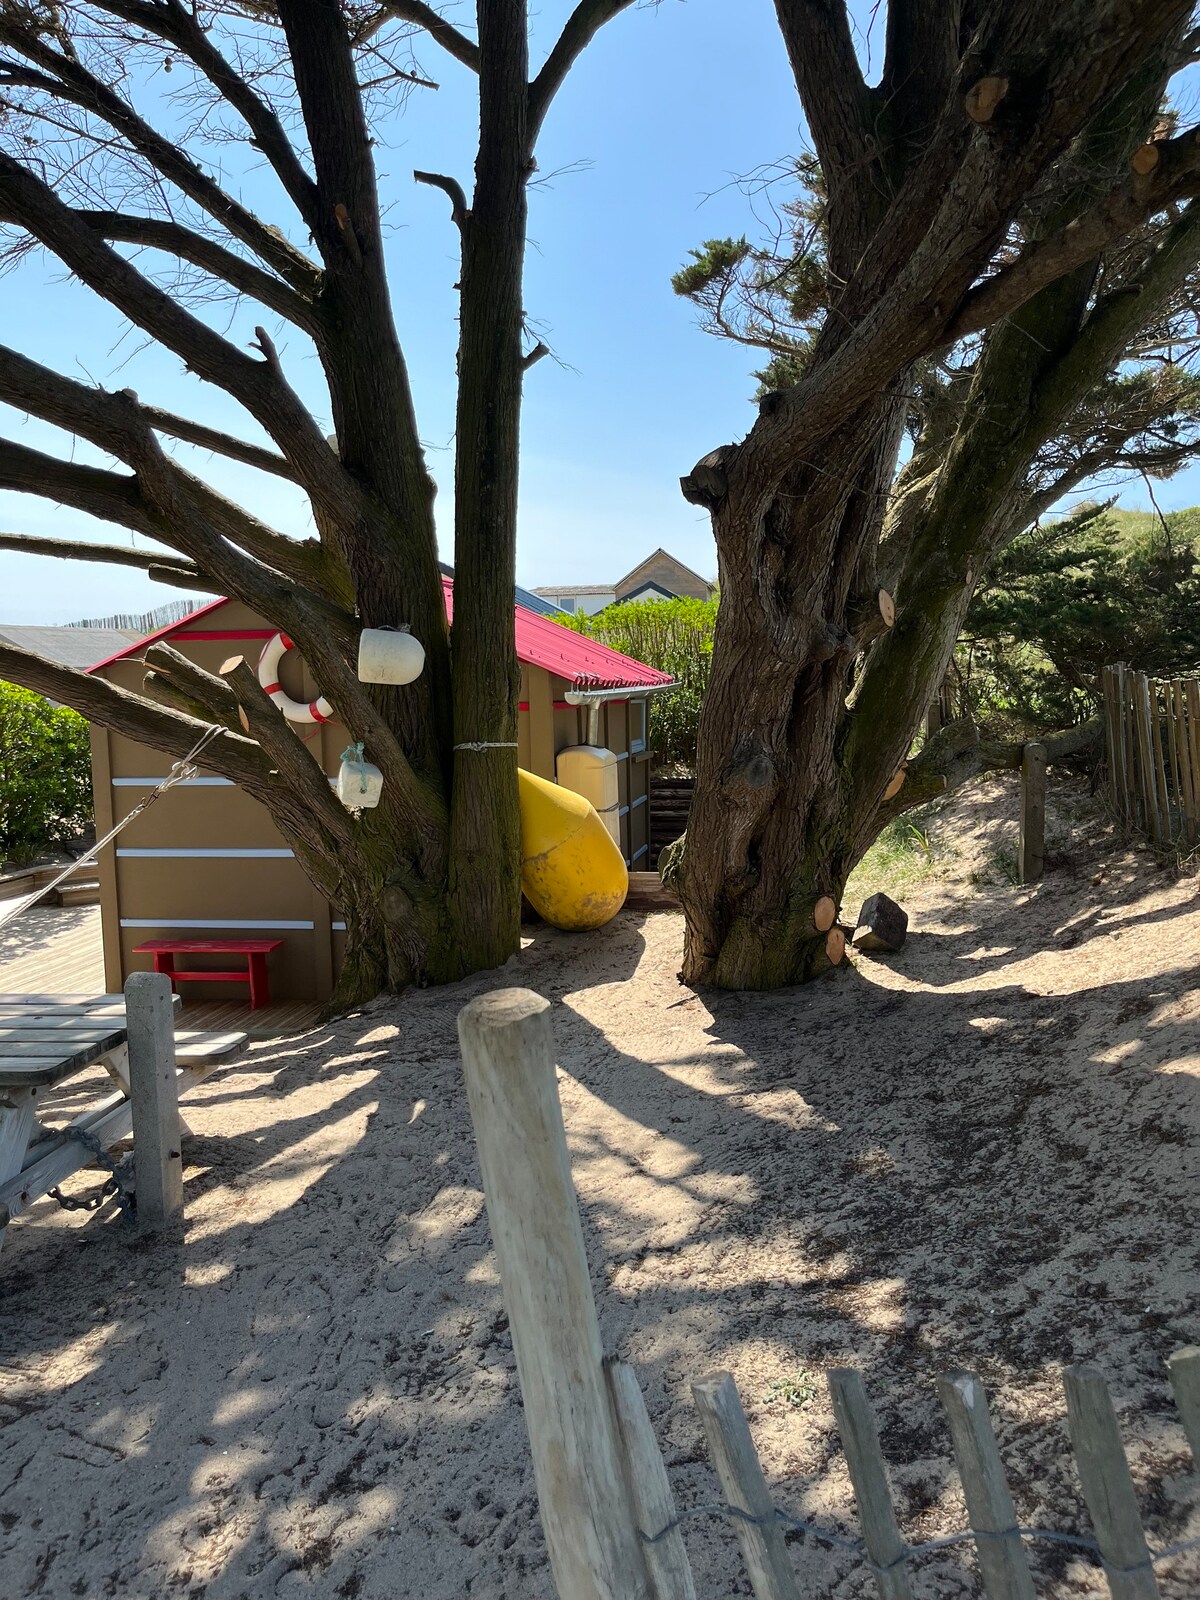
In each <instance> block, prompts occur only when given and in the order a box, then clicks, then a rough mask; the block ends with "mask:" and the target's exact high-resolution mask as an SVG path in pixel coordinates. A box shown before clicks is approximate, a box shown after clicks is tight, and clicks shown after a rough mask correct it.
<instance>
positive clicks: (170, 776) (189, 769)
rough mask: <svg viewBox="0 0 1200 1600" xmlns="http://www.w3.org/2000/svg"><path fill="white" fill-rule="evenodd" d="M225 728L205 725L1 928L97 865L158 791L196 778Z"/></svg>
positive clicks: (0, 924)
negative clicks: (199, 762) (123, 812)
mask: <svg viewBox="0 0 1200 1600" xmlns="http://www.w3.org/2000/svg"><path fill="white" fill-rule="evenodd" d="M224 732H225V729H224V728H222V727H221V726H220V725H219V724H218V723H214V724H213V725H212V726H211V727H208V728H206V729H205V730H204V732H203V733H202V734H201V735H200V737H199V739H197V740H196V743H195V744H194V745H193V746H192V748H191V749H190V750H189V751H188V753H187V755H186V756H184V757H183V759H182V761H176V762H175V764H174V766H173V767H172V768H171V770H170V772H168V773H167V775H166V777H165V778H164V779H163V780H162V782H161V783H159V784H157V785H156V786H155V787H154V788H153V789H151V791H150V793H149V794H148V795H147V796H146V798H145V799H144V800H139V801H138V803H137V805H136V806H134V808H133V810H132V811H131V812H130V813H129V815H128V816H127V817H122V818H121V820H120V822H118V823H117V825H116V827H115V828H110V829H109V831H108V832H107V833H106V834H105V835H104V837H103V839H97V840H96V843H95V844H94V845H93V846H92V848H91V849H90V850H89V851H88V853H87V854H86V855H85V856H81V857H80V859H79V860H78V861H72V863H71V865H70V866H69V867H64V868H63V870H62V871H61V872H60V873H59V874H58V876H57V877H54V878H51V880H50V882H49V883H48V884H47V885H46V887H45V888H44V889H39V890H38V892H37V893H36V894H31V895H30V896H29V898H28V900H18V901H17V903H16V905H15V906H14V907H13V909H12V910H11V911H8V912H6V913H5V915H4V916H2V917H0V928H3V927H5V926H6V925H7V924H8V923H10V922H15V921H16V920H17V918H18V917H19V916H20V915H21V913H22V912H24V911H28V910H29V908H30V906H32V905H35V904H36V903H37V902H38V901H39V900H43V899H45V897H46V895H48V894H49V893H50V892H51V891H52V890H54V889H57V888H58V886H59V884H60V883H62V882H63V881H64V880H65V879H67V878H69V877H70V876H71V874H72V873H73V872H78V871H79V869H80V868H81V867H94V866H96V865H97V860H96V858H97V857H98V856H99V854H100V852H101V850H103V849H104V846H105V845H106V844H109V843H110V842H111V841H112V840H113V839H115V838H116V837H117V835H118V834H119V833H120V832H121V830H122V828H127V827H128V826H129V824H130V823H131V822H132V821H133V819H134V818H135V817H140V816H141V814H142V812H143V811H145V810H146V808H147V807H148V806H152V805H153V804H154V802H155V801H156V800H157V799H158V797H159V795H162V794H166V792H167V790H168V789H172V788H174V786H175V785H176V784H177V783H186V781H187V780H188V779H189V778H194V777H195V776H196V771H197V768H196V765H195V762H196V758H197V757H198V756H199V755H200V754H201V752H202V751H204V750H207V748H208V746H209V745H210V744H211V743H212V742H213V740H214V739H215V738H216V737H217V735H218V734H221V733H224Z"/></svg>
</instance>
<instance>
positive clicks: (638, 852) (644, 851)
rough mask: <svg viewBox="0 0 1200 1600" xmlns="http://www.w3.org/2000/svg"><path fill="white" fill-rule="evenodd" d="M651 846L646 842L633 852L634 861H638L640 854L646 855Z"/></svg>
mask: <svg viewBox="0 0 1200 1600" xmlns="http://www.w3.org/2000/svg"><path fill="white" fill-rule="evenodd" d="M649 848H650V846H649V845H648V844H644V845H643V846H642V848H641V849H640V850H635V851H634V852H633V859H634V861H636V860H637V858H638V857H639V856H644V855H645V854H646V852H647V850H649ZM631 865H632V863H631Z"/></svg>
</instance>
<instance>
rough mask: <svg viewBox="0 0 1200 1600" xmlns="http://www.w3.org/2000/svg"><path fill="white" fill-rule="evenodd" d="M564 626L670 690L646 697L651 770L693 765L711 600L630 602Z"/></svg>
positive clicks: (712, 619) (712, 621)
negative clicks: (649, 670) (664, 677)
mask: <svg viewBox="0 0 1200 1600" xmlns="http://www.w3.org/2000/svg"><path fill="white" fill-rule="evenodd" d="M563 620H564V622H565V623H566V624H567V625H568V626H569V627H572V628H575V629H576V631H577V632H579V633H584V634H587V636H588V638H590V639H597V640H599V642H600V643H601V644H606V645H610V646H611V647H612V649H614V650H619V651H620V652H621V653H622V655H626V656H632V657H633V659H634V660H635V661H641V662H643V663H644V665H646V666H648V667H654V668H655V669H656V670H657V671H659V672H669V673H670V675H671V677H672V678H674V679H675V687H674V688H671V689H664V690H662V691H661V692H660V693H658V694H652V695H651V696H650V729H649V733H648V735H647V738H648V741H649V745H650V750H651V753H652V754H653V757H654V762H655V765H656V766H658V767H659V768H663V767H668V768H669V767H686V768H688V769H689V770H691V769H692V768H694V767H695V764H696V735H697V732H698V730H699V727H700V706H701V703H702V702H703V699H704V691H705V689H706V688H707V687H708V674H709V669H710V668H711V666H712V647H713V629H714V628H715V627H716V623H717V602H716V601H715V600H633V601H628V602H626V603H625V604H622V605H615V606H608V607H607V608H606V609H605V610H604V611H599V612H597V613H596V615H595V616H594V617H587V616H583V615H582V614H580V613H576V614H575V615H574V616H573V617H570V618H564V619H563Z"/></svg>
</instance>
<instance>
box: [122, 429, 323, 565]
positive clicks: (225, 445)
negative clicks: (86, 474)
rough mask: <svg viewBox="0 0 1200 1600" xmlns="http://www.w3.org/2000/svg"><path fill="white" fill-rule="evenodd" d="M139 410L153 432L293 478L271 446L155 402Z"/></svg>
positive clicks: (264, 470)
mask: <svg viewBox="0 0 1200 1600" xmlns="http://www.w3.org/2000/svg"><path fill="white" fill-rule="evenodd" d="M142 414H143V415H144V416H145V418H146V421H147V422H148V423H149V424H150V426H151V427H152V428H153V429H154V430H155V431H156V432H157V433H165V434H168V435H169V436H170V437H171V438H172V439H182V440H183V441H184V443H185V444H194V445H199V446H200V448H201V449H203V450H214V451H216V453H217V455H219V456H228V458H229V459H230V461H243V462H245V464H246V465H247V466H248V467H258V468H259V469H260V471H262V472H270V473H272V474H273V475H274V476H275V477H276V478H287V479H289V480H290V481H291V482H292V483H295V482H296V474H295V473H294V472H293V470H292V468H291V467H290V466H289V465H288V463H287V462H286V461H285V460H284V458H283V457H282V456H281V455H276V453H275V452H274V450H265V449H263V447H262V446H261V445H257V444H248V443H247V442H246V441H245V440H244V439H235V438H233V437H232V435H231V434H228V433H222V432H221V430H220V429H219V428H206V427H205V426H204V424H203V423H202V422H193V421H192V419H191V418H190V417H180V416H176V414H175V413H174V412H173V411H162V410H160V409H159V407H158V406H143V407H142ZM280 537H281V538H282V537H283V535H282V534H281V535H280Z"/></svg>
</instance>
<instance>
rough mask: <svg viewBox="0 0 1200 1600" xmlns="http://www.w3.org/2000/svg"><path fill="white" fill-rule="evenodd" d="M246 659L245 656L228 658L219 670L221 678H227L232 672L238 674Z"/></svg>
mask: <svg viewBox="0 0 1200 1600" xmlns="http://www.w3.org/2000/svg"><path fill="white" fill-rule="evenodd" d="M245 659H246V658H245V656H226V658H225V660H224V661H222V663H221V665H220V668H219V671H220V674H221V677H222V678H227V677H228V676H229V674H230V673H231V672H236V671H237V669H238V668H239V667H240V666H241V664H242V662H243V661H244V660H245Z"/></svg>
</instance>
